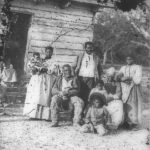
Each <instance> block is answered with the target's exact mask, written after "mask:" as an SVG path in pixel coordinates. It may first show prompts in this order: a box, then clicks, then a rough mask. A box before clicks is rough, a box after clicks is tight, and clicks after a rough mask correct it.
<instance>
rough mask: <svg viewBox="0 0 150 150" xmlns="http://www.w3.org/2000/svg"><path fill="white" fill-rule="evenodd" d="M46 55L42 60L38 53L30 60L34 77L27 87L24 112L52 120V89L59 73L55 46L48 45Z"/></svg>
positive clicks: (34, 117)
mask: <svg viewBox="0 0 150 150" xmlns="http://www.w3.org/2000/svg"><path fill="white" fill-rule="evenodd" d="M45 53H46V57H45V59H44V60H41V59H40V57H39V54H38V53H35V54H34V57H33V58H32V59H31V61H30V62H29V67H30V69H31V70H32V74H33V75H32V77H31V79H30V82H29V85H28V87H27V94H26V100H25V106H24V111H23V114H24V115H26V116H28V117H29V118H32V119H45V120H50V102H51V89H52V86H53V83H54V81H55V78H56V77H57V75H58V69H59V67H58V66H57V65H56V61H55V58H54V57H53V56H52V55H53V48H52V47H47V48H46V50H45Z"/></svg>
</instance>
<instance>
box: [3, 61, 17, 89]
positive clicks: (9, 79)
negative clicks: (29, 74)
mask: <svg viewBox="0 0 150 150" xmlns="http://www.w3.org/2000/svg"><path fill="white" fill-rule="evenodd" d="M0 78H1V85H3V86H7V85H8V84H9V83H15V82H17V74H16V70H15V69H14V68H13V65H12V64H8V65H7V66H4V68H3V70H2V72H1V74H0Z"/></svg>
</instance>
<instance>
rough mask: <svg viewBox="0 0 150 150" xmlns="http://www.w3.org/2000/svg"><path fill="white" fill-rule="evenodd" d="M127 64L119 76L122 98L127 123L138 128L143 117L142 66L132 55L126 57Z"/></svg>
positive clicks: (128, 125)
mask: <svg viewBox="0 0 150 150" xmlns="http://www.w3.org/2000/svg"><path fill="white" fill-rule="evenodd" d="M126 63H127V65H125V66H123V67H121V69H120V71H119V76H120V80H121V88H122V100H123V103H124V106H125V124H126V125H127V127H129V128H130V129H134V128H135V129H136V128H137V129H138V127H139V125H140V124H141V119H142V114H141V111H142V90H141V86H140V83H141V79H142V67H141V66H140V65H136V64H134V60H133V57H132V56H128V57H126Z"/></svg>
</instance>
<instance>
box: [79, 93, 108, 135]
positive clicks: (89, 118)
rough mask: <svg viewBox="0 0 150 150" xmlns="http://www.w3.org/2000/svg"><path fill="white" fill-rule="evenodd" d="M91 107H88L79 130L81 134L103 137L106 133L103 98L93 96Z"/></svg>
mask: <svg viewBox="0 0 150 150" xmlns="http://www.w3.org/2000/svg"><path fill="white" fill-rule="evenodd" d="M91 101H92V106H91V107H89V109H88V111H87V114H86V117H85V124H84V125H83V126H82V128H81V132H84V133H98V134H99V135H101V136H103V135H104V134H106V133H107V130H106V129H105V117H106V114H107V112H105V109H104V108H103V106H104V97H103V96H102V95H99V94H95V95H93V96H92V97H91Z"/></svg>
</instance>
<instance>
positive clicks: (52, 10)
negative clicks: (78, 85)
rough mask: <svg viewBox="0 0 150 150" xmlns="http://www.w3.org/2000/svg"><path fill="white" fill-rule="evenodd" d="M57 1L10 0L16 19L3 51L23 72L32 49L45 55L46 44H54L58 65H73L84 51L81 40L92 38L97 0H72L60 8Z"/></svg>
mask: <svg viewBox="0 0 150 150" xmlns="http://www.w3.org/2000/svg"><path fill="white" fill-rule="evenodd" d="M59 3H60V1H58V0H46V1H41V2H40V3H38V4H37V3H35V2H34V0H14V1H12V7H11V9H12V11H13V12H15V13H16V16H17V18H16V22H15V23H13V24H12V27H11V28H12V35H11V38H10V40H9V41H8V43H7V44H6V53H7V55H8V56H10V57H11V60H12V62H13V64H14V66H15V68H16V69H20V70H22V71H23V69H24V70H25V71H26V64H27V62H28V60H29V59H30V57H31V56H32V54H33V52H39V53H40V54H41V56H44V50H45V47H47V46H49V45H51V46H53V47H54V55H55V56H56V58H57V62H58V63H59V64H60V65H62V64H65V63H69V64H72V65H73V64H74V62H75V60H76V58H77V55H78V54H79V53H80V52H82V51H83V46H84V43H85V42H87V41H91V40H92V38H93V30H92V20H93V16H94V12H93V10H94V9H95V8H96V7H97V0H72V1H71V5H70V6H68V7H66V8H61V7H60V4H59ZM2 5H3V2H1V1H0V6H1V7H2ZM93 8H94V9H93Z"/></svg>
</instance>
